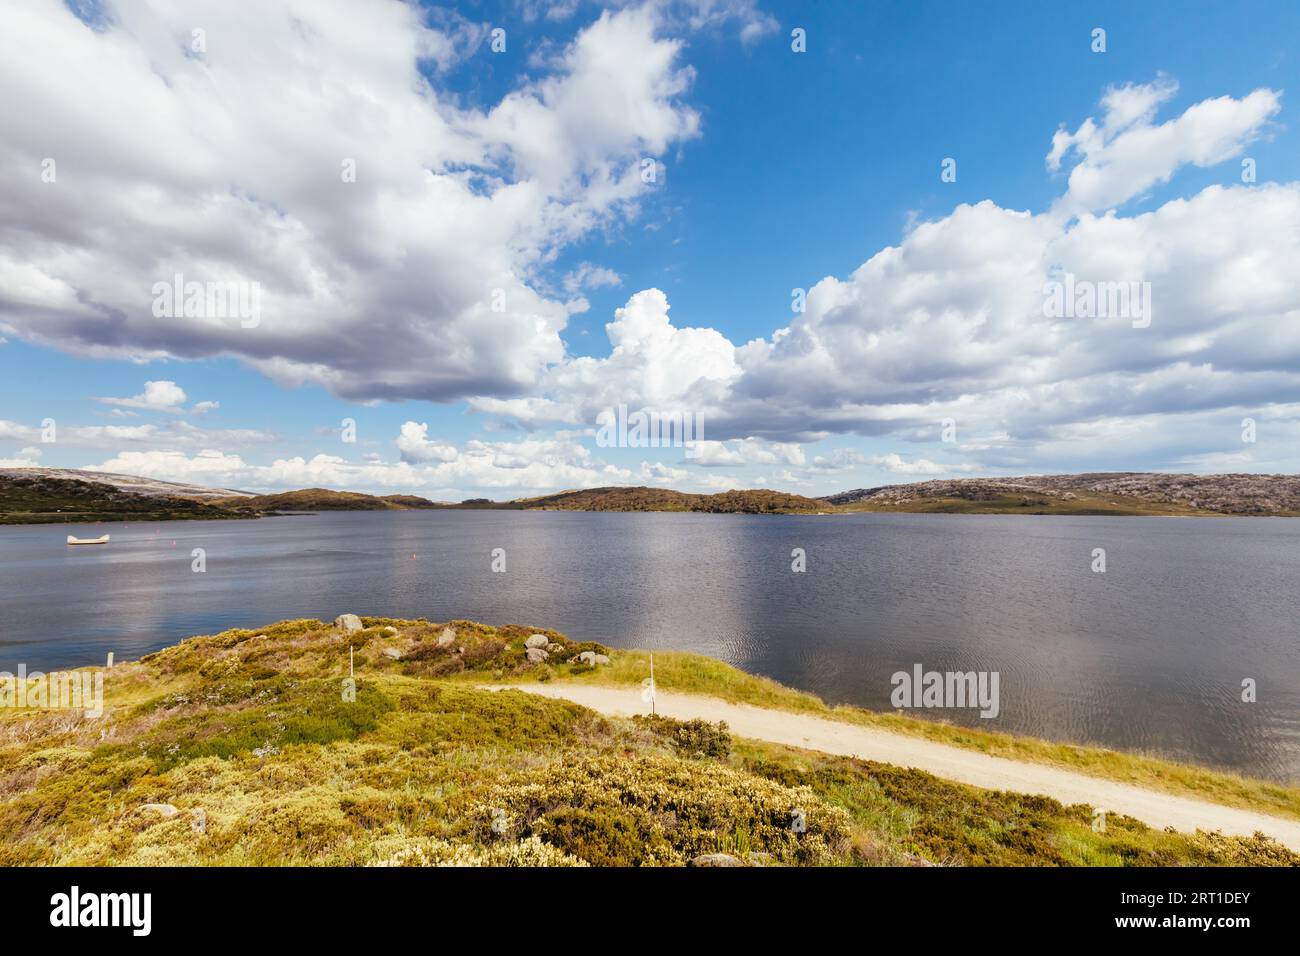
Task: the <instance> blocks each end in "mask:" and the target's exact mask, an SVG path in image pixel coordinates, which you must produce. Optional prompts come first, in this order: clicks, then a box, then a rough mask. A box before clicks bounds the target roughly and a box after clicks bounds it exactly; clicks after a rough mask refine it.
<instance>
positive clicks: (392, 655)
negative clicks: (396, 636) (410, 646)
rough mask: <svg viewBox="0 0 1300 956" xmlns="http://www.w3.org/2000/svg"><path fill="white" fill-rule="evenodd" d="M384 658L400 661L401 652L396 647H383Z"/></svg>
mask: <svg viewBox="0 0 1300 956" xmlns="http://www.w3.org/2000/svg"><path fill="white" fill-rule="evenodd" d="M384 656H385V657H387V658H389V659H391V660H395V661H400V660H401V659H402V652H401V651H400V650H398V649H397V648H396V647H385V648H384Z"/></svg>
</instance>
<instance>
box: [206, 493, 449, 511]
mask: <svg viewBox="0 0 1300 956" xmlns="http://www.w3.org/2000/svg"><path fill="white" fill-rule="evenodd" d="M216 504H217V505H219V506H220V507H223V508H230V509H233V510H237V511H258V512H270V511H406V510H408V509H411V508H435V507H437V505H436V504H434V502H432V501H430V500H429V499H428V498H420V497H418V496H416V495H386V496H383V497H380V496H377V495H367V494H362V493H360V492H356V491H331V490H330V489H328V488H303V489H302V490H300V491H283V492H279V493H278V494H272V495H251V496H247V497H239V498H221V499H218V500H217V501H216Z"/></svg>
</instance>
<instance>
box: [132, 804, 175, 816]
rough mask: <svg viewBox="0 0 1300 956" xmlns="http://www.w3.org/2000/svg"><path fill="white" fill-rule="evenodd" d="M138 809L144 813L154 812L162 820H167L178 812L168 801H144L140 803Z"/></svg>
mask: <svg viewBox="0 0 1300 956" xmlns="http://www.w3.org/2000/svg"><path fill="white" fill-rule="evenodd" d="M140 810H141V811H143V812H145V813H156V814H158V815H159V816H160V817H162V818H163V819H164V820H169V819H171V818H172V817H174V816H176V814H178V813H180V811H179V810H177V809H176V808H175V807H173V806H172V805H171V804H170V803H146V804H142V805H141V807H140Z"/></svg>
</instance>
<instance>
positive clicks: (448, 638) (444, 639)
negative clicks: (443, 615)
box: [437, 627, 456, 647]
mask: <svg viewBox="0 0 1300 956" xmlns="http://www.w3.org/2000/svg"><path fill="white" fill-rule="evenodd" d="M455 643H456V632H455V631H453V630H452V629H451V628H450V627H444V628H443V629H442V633H441V634H439V635H438V642H437V644H438V647H451V645H453V644H455Z"/></svg>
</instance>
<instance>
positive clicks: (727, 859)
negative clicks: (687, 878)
mask: <svg viewBox="0 0 1300 956" xmlns="http://www.w3.org/2000/svg"><path fill="white" fill-rule="evenodd" d="M686 865H687V866H744V865H745V861H744V860H742V859H740V857H737V856H732V855H731V854H730V853H705V854H704V855H703V856H697V857H695V859H693V860H691V861H690V862H689V863H687V864H686Z"/></svg>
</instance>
